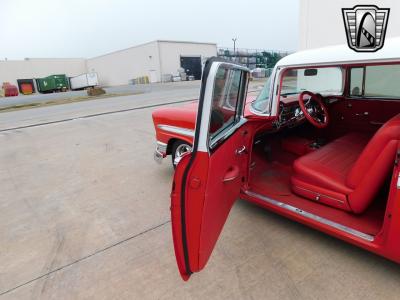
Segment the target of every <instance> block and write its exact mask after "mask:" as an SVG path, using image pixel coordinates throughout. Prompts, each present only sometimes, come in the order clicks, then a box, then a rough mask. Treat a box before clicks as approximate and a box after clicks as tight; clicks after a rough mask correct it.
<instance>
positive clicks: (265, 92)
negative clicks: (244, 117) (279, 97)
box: [251, 76, 271, 114]
mask: <svg viewBox="0 0 400 300" xmlns="http://www.w3.org/2000/svg"><path fill="white" fill-rule="evenodd" d="M270 86H271V76H270V77H269V78H268V80H267V82H266V83H265V85H264V87H263V89H262V90H261V92H260V94H259V95H258V96H257V98H256V100H254V101H253V102H252V103H251V106H252V108H253V109H255V110H256V111H258V112H260V113H263V114H264V113H267V112H268V109H269V105H270V101H269V94H270V90H271V87H270Z"/></svg>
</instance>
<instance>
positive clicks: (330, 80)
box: [281, 67, 343, 96]
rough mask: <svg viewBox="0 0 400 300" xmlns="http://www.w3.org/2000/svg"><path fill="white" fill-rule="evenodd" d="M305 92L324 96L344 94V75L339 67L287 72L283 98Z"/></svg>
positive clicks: (282, 91) (283, 82)
mask: <svg viewBox="0 0 400 300" xmlns="http://www.w3.org/2000/svg"><path fill="white" fill-rule="evenodd" d="M303 91H310V92H313V93H320V94H322V95H341V94H343V73H342V69H341V68H338V67H332V68H330V67H329V68H312V69H294V70H289V71H287V72H285V74H284V77H283V80H282V90H281V96H287V95H295V94H300V93H301V92H303Z"/></svg>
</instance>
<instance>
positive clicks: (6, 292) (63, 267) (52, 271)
mask: <svg viewBox="0 0 400 300" xmlns="http://www.w3.org/2000/svg"><path fill="white" fill-rule="evenodd" d="M168 223H171V221H170V220H168V221H165V222H163V223H161V224H158V225H156V226H153V227H150V228H148V229H146V230H144V231H142V232H139V233H137V234H135V235H132V236H130V237H127V238H125V239H123V240H121V241H119V242H116V243H114V244H111V245H109V246H107V247H105V248H102V249H100V250H97V251H95V252H93V253H91V254H88V255H86V256H83V257H81V258H79V259H77V260H75V261H73V262H70V263H68V264H66V265H63V266H61V267H58V268H56V269H54V270H51V271H49V272H47V273H44V274H42V275H39V276H37V277H35V278H33V279H31V280H28V281H26V282H24V283H21V284H19V285H17V286H15V287H12V288H10V289H8V290H6V291H3V292H0V296H4V295H5V294H8V293H10V292H12V291H14V290H16V289H19V288H20V287H23V286H25V285H27V284H30V283H32V282H34V281H37V280H39V279H42V278H44V277H46V276H49V275H51V274H53V273H56V272H58V271H61V270H63V269H66V268H69V267H71V266H73V265H75V264H77V263H79V262H82V261H84V260H86V259H89V258H91V257H93V256H95V255H97V254H100V253H103V252H105V251H107V250H110V249H112V248H114V247H116V246H119V245H121V244H124V243H126V242H128V241H130V240H133V239H135V238H137V237H139V236H142V235H144V234H146V233H148V232H151V231H153V230H156V229H158V228H160V227H162V226H164V225H166V224H168Z"/></svg>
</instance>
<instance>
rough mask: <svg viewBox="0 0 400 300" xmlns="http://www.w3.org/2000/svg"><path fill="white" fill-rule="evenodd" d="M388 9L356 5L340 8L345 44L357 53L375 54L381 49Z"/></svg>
mask: <svg viewBox="0 0 400 300" xmlns="http://www.w3.org/2000/svg"><path fill="white" fill-rule="evenodd" d="M389 12H390V9H389V8H379V7H377V6H375V5H356V6H354V7H353V8H342V14H343V21H344V27H345V29H346V33H347V34H346V36H347V44H348V45H349V47H350V48H351V49H353V50H354V51H357V52H375V51H378V50H379V49H381V48H382V47H383V44H384V42H385V35H386V27H387V23H388V19H389Z"/></svg>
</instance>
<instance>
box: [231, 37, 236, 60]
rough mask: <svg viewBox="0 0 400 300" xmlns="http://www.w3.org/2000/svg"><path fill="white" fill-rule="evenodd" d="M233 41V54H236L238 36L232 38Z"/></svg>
mask: <svg viewBox="0 0 400 300" xmlns="http://www.w3.org/2000/svg"><path fill="white" fill-rule="evenodd" d="M232 41H233V56H236V41H237V38H232Z"/></svg>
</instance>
